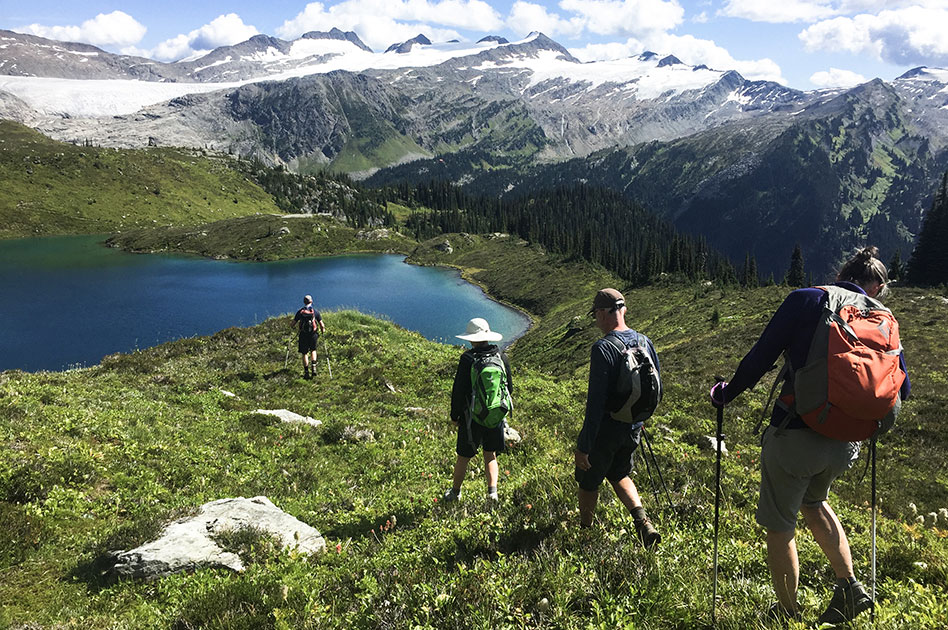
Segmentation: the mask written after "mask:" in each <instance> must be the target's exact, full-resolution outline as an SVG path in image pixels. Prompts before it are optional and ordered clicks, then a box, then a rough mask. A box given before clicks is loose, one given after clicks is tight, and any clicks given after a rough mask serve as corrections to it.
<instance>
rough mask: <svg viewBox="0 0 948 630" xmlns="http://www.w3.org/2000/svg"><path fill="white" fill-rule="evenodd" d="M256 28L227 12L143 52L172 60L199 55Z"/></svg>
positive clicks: (248, 34) (246, 36) (240, 39)
mask: <svg viewBox="0 0 948 630" xmlns="http://www.w3.org/2000/svg"><path fill="white" fill-rule="evenodd" d="M259 32H260V31H258V30H257V28H256V27H255V26H251V25H250V24H244V21H243V20H242V19H241V18H240V16H239V15H237V14H236V13H227V14H225V15H219V16H217V17H216V18H214V19H213V20H211V22H209V23H208V24H205V25H204V26H202V27H200V28H197V29H194V30H193V31H191V32H190V33H187V34H181V35H177V36H175V37H172V38H170V39H166V40H165V41H163V42H161V43H160V44H158V45H157V46H156V47H155V48H154V49H152V50H151V51H145V52H148V54H149V55H150V56H151V57H153V58H155V59H161V60H166V61H172V60H177V59H182V58H185V57H194V56H198V55H200V54H202V53H206V52H209V51H211V50H213V49H214V48H218V47H220V46H233V45H234V44H239V43H240V42H244V41H247V40H248V39H250V38H251V37H253V36H254V35H257V34H258V33H259Z"/></svg>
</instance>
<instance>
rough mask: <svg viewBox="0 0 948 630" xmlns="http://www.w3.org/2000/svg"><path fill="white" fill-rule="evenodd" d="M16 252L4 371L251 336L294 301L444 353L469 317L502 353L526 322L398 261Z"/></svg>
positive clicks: (463, 282) (458, 278) (465, 281)
mask: <svg viewBox="0 0 948 630" xmlns="http://www.w3.org/2000/svg"><path fill="white" fill-rule="evenodd" d="M17 241H18V242H16V243H13V242H7V244H8V245H9V246H8V247H2V246H0V260H2V261H3V262H4V264H3V265H2V268H0V285H2V286H3V290H4V292H5V293H6V294H7V296H8V297H9V298H10V299H9V300H8V301H5V302H6V303H5V306H4V310H3V312H2V313H0V314H2V315H3V316H4V317H6V318H7V319H8V320H9V330H8V332H9V334H8V335H6V336H5V339H4V340H3V343H2V344H0V355H2V356H4V358H5V360H4V361H3V364H2V366H0V370H3V371H6V370H15V369H20V370H24V371H28V372H35V371H64V370H68V369H71V368H74V367H78V366H93V365H96V364H99V363H101V360H102V357H104V356H107V355H111V354H115V353H128V352H133V351H134V350H138V349H143V348H150V347H154V346H158V345H162V344H164V343H165V342H168V341H172V340H174V339H179V338H184V337H204V336H208V335H213V334H215V333H216V332H219V331H221V330H223V329H226V328H232V327H236V328H243V327H248V326H253V325H255V324H258V323H260V322H261V321H264V320H265V319H268V318H273V317H277V318H280V317H286V315H287V314H288V312H289V313H291V312H292V311H293V310H295V308H296V307H297V306H298V305H297V304H296V302H297V300H298V297H299V296H300V295H302V294H303V293H311V294H313V295H314V296H317V295H318V297H317V304H318V305H319V307H320V308H322V309H324V310H326V311H327V312H332V311H336V310H349V309H351V310H358V311H360V312H363V313H367V314H372V315H374V316H375V317H379V318H381V319H388V320H389V321H392V322H394V323H396V324H397V325H399V326H401V327H403V328H405V329H407V330H413V331H417V332H418V333H419V334H421V335H422V336H423V337H425V338H427V339H429V340H432V341H435V342H438V343H443V344H447V345H457V344H459V343H460V342H459V341H458V340H456V339H455V335H458V334H461V333H462V332H463V330H464V324H465V323H466V322H467V321H468V320H469V319H470V318H471V317H478V316H480V317H485V318H487V319H488V321H490V322H491V323H492V326H493V327H494V328H495V329H497V330H499V331H501V332H503V333H504V334H505V337H506V339H505V341H509V342H510V343H511V344H512V343H513V342H514V341H515V340H516V339H518V338H519V337H521V336H522V335H523V334H524V333H526V332H527V331H528V330H530V329H531V327H532V326H533V324H534V322H535V320H534V319H533V317H531V314H530V313H528V312H526V311H525V309H523V308H519V307H517V306H514V305H512V304H510V303H507V302H505V301H502V300H499V299H497V298H496V297H495V296H493V295H491V293H490V292H489V291H488V290H486V288H485V286H484V285H483V283H480V282H476V281H472V280H473V278H471V277H470V276H466V275H465V274H463V273H462V272H461V270H459V269H458V268H457V267H455V266H450V265H430V264H417V263H415V262H414V261H411V260H409V259H408V256H407V255H406V254H405V253H404V252H399V253H397V254H383V255H380V253H379V252H378V251H368V252H351V251H348V252H345V251H344V252H336V253H333V254H330V255H320V256H308V257H306V258H293V259H285V260H279V261H269V262H268V264H263V265H248V264H246V263H248V262H251V263H252V262H261V261H255V260H236V259H233V258H230V259H228V260H219V259H217V260H215V259H214V258H211V257H207V256H200V255H197V254H194V253H192V252H181V251H165V252H158V253H156V255H154V256H132V255H130V254H132V253H135V252H129V251H127V250H126V249H125V248H116V247H108V246H106V245H105V244H104V241H105V237H104V235H101V234H96V235H90V234H84V235H77V236H69V237H53V238H46V237H39V238H36V239H33V238H27V239H17ZM222 263H232V264H222ZM404 263H409V264H404ZM426 267H428V268H430V270H429V271H424V269H425V268H426ZM400 269H402V270H404V271H399V270H400ZM411 269H416V270H417V271H415V272H413V271H411ZM38 296H43V297H41V298H40V297H38ZM49 302H53V303H56V304H60V305H61V306H62V307H63V308H65V309H66V310H67V311H68V312H69V313H70V315H69V317H70V320H69V321H70V325H69V330H71V331H72V332H71V333H70V334H68V335H65V336H62V335H54V336H50V334H49V332H48V331H49V330H50V324H49V322H48V321H47V320H48V318H49V316H50V315H49V313H50V311H49ZM432 304H437V305H438V307H437V308H435V309H432V308H431V305H432Z"/></svg>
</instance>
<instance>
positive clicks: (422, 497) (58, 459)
mask: <svg viewBox="0 0 948 630" xmlns="http://www.w3.org/2000/svg"><path fill="white" fill-rule="evenodd" d="M417 255H418V256H419V257H420V258H421V257H423V258H425V259H426V260H427V261H428V262H451V263H452V264H456V265H458V266H461V267H462V268H464V269H465V273H466V274H467V275H469V276H471V277H472V278H474V279H476V280H478V281H480V282H482V283H484V284H485V285H486V286H487V287H488V289H489V290H490V291H491V292H492V293H494V294H496V295H501V296H503V297H505V299H508V300H509V301H512V302H514V303H519V304H522V305H530V309H531V311H532V312H533V314H534V315H535V316H536V319H537V323H536V325H535V326H534V328H533V329H531V331H530V332H529V333H528V334H527V335H526V336H525V337H523V338H522V339H521V340H520V341H518V342H517V344H516V345H515V347H514V348H513V350H512V352H511V358H512V362H513V365H514V378H515V385H516V392H515V393H516V400H517V411H516V415H515V416H514V418H513V425H514V427H515V428H517V429H518V430H519V431H520V432H521V434H522V435H523V438H524V439H523V442H522V443H521V444H520V445H518V446H516V447H514V448H513V449H512V450H511V452H509V453H507V454H505V455H502V456H501V459H500V464H501V471H502V475H501V483H500V486H499V490H500V493H501V503H500V505H499V506H498V507H497V508H496V509H494V510H488V509H485V507H484V506H483V504H482V501H481V499H480V497H481V484H482V481H481V479H480V478H479V476H478V472H477V466H476V465H475V466H472V468H474V471H473V472H471V473H470V476H469V478H468V481H467V482H466V484H465V495H464V497H463V498H462V501H461V502H460V503H459V504H455V505H442V504H441V503H440V502H439V501H438V500H437V498H438V497H439V496H440V494H441V492H442V491H443V490H444V488H445V487H446V485H447V480H448V478H449V475H450V469H451V465H452V463H453V460H454V453H453V444H454V437H453V433H452V431H451V429H450V428H449V423H448V422H447V413H448V392H449V389H450V382H451V378H452V377H453V373H454V369H455V365H456V360H457V356H458V354H459V352H460V348H458V347H449V346H444V345H439V344H436V343H432V342H428V341H425V340H424V339H422V338H421V337H420V336H419V335H417V334H415V333H411V332H407V331H404V330H401V329H399V328H397V327H396V326H394V325H392V324H390V323H387V322H382V321H379V320H375V319H372V318H370V317H367V316H364V315H360V314H356V313H353V312H348V311H343V312H331V313H326V314H325V316H326V322H327V326H328V329H329V333H328V334H327V335H326V337H325V339H326V341H327V344H328V345H327V346H326V347H321V355H320V373H319V375H318V378H317V379H316V381H314V382H309V381H303V380H302V379H299V378H297V373H298V370H297V368H296V366H295V365H292V366H290V367H289V368H287V369H284V363H283V361H284V357H285V351H286V347H287V346H286V344H287V342H288V336H287V329H286V324H285V322H284V321H279V320H269V321H267V322H264V323H262V324H260V325H258V326H255V327H253V328H248V329H233V328H232V329H227V330H224V331H221V332H220V333H218V334H216V335H214V336H212V337H204V338H193V339H185V340H181V341H177V342H173V343H169V344H164V345H162V346H158V347H156V348H152V349H148V350H144V351H141V352H136V353H134V354H128V355H112V356H110V357H107V358H106V359H105V360H103V362H102V364H101V365H100V366H96V367H92V368H88V369H82V370H74V371H68V372H63V373H38V374H26V373H22V372H18V371H10V372H5V373H3V374H0V440H2V448H3V449H4V450H5V452H7V453H8V456H7V457H4V458H3V459H2V461H0V513H2V514H0V518H2V520H3V522H4V523H5V526H4V528H3V529H2V530H0V602H3V607H2V608H0V626H3V627H14V628H27V627H29V628H39V627H83V628H84V627H96V628H118V627H123V628H199V627H200V628H404V627H425V628H470V627H485V628H486V627H504V628H506V627H540V628H586V627H602V628H616V627H641V628H695V627H708V626H709V621H710V612H709V608H710V589H711V561H710V559H711V554H710V542H711V529H710V523H711V516H712V514H713V496H714V493H713V489H712V487H713V470H714V466H713V456H712V453H711V452H710V451H707V450H702V449H700V448H699V447H697V446H695V444H698V443H699V442H700V439H701V438H700V436H701V435H705V434H707V433H708V432H710V431H711V430H712V421H713V412H712V410H711V409H710V407H709V406H708V405H707V404H706V402H705V398H706V396H707V389H708V386H709V384H710V383H711V381H712V375H713V374H715V373H717V372H725V373H726V372H729V370H731V369H733V367H734V366H735V365H736V363H737V361H738V360H739V359H740V357H741V355H742V354H743V352H744V351H745V350H746V349H747V348H748V347H749V345H750V344H751V343H752V341H753V339H754V338H755V337H756V335H757V334H758V333H759V331H760V330H761V328H762V326H763V325H764V323H765V322H766V319H767V317H768V316H769V313H770V311H771V310H772V308H773V307H774V306H775V305H776V304H777V303H779V300H780V299H781V297H782V294H783V293H784V292H785V289H781V288H773V287H770V288H764V289H758V290H754V291H750V292H741V291H737V290H733V291H732V290H728V291H727V292H722V291H721V290H720V289H715V288H713V287H705V286H683V285H667V286H656V287H653V288H650V289H646V290H637V291H629V292H627V297H628V300H629V304H630V314H629V323H630V324H631V325H633V326H635V327H637V328H639V329H640V330H642V331H643V332H645V333H646V334H649V335H650V336H651V337H652V338H653V339H654V340H655V342H656V345H657V348H658V351H659V353H660V356H661V358H662V363H663V369H664V375H665V382H666V388H667V393H666V398H665V402H664V404H663V406H662V408H661V410H660V412H659V413H658V414H657V416H656V417H655V418H654V419H653V420H652V421H651V423H650V425H649V435H650V437H651V439H652V441H653V443H654V451H655V455H656V457H657V463H658V465H659V467H660V470H661V472H662V475H663V478H664V481H665V482H666V483H667V485H668V487H669V490H670V493H671V498H672V500H673V501H674V502H675V504H676V506H677V509H676V510H668V509H665V505H666V499H665V497H664V496H662V497H660V498H656V497H653V496H651V490H652V486H651V485H650V483H649V475H648V473H647V471H646V469H645V467H644V466H643V465H642V464H641V462H640V463H639V466H638V469H637V472H636V479H637V481H638V484H639V487H640V489H641V490H642V492H643V495H646V496H647V498H646V501H647V502H648V504H649V506H650V507H651V509H652V511H653V513H654V514H655V516H656V517H657V520H658V521H659V525H660V527H661V529H662V532H663V535H664V539H663V542H662V545H661V547H660V548H659V550H658V551H657V553H656V554H654V555H651V554H648V553H646V552H644V551H643V550H642V549H641V548H640V547H639V546H638V545H637V544H635V543H633V542H632V538H631V534H630V533H629V530H628V529H627V528H628V525H629V521H628V518H627V516H625V515H624V510H623V509H622V508H621V506H620V505H619V503H618V502H617V501H615V500H614V499H612V500H610V497H611V496H612V495H611V492H609V491H604V492H603V505H601V506H600V510H599V512H598V518H599V522H598V526H597V527H594V528H593V529H592V530H590V531H580V530H579V529H578V528H576V527H575V524H576V521H577V518H578V517H577V512H576V507H575V503H576V501H575V486H574V483H573V481H572V478H571V476H572V447H573V440H574V439H575V435H576V432H577V431H578V429H579V426H580V424H581V417H582V409H583V401H584V395H585V361H586V358H587V356H588V348H589V345H590V343H591V342H592V341H593V339H595V337H596V336H597V333H596V331H595V330H594V329H593V327H592V326H591V323H590V320H589V319H588V318H587V317H585V315H584V314H585V311H586V309H587V308H588V300H589V296H590V295H591V290H592V289H593V288H595V287H598V286H600V285H603V284H612V283H613V282H614V279H613V278H611V277H610V276H608V275H607V274H605V273H604V272H602V271H601V270H599V269H597V268H595V267H592V266H576V265H573V264H570V263H569V262H567V261H563V260H560V259H556V258H555V257H551V256H550V255H549V254H546V253H545V252H543V251H542V250H540V249H538V248H533V247H529V246H526V245H523V244H521V243H518V242H515V241H514V240H513V239H493V240H490V239H484V241H483V242H482V243H481V244H480V246H479V247H476V248H473V247H472V248H470V249H468V250H466V251H465V250H464V249H463V248H461V251H458V252H457V253H456V254H455V253H452V254H449V255H448V254H445V255H444V256H445V257H449V258H450V260H447V258H446V259H445V260H437V259H438V257H439V256H441V255H442V254H441V253H439V252H438V250H436V249H424V250H420V251H419V252H418V253H417ZM513 269H516V270H517V273H516V274H514V273H511V270H513ZM892 306H893V308H894V310H895V312H896V314H897V315H898V316H899V319H900V321H901V323H902V329H903V337H904V339H903V342H904V344H905V347H906V354H907V356H908V360H909V365H910V368H911V370H912V376H913V384H914V396H913V399H912V400H910V401H909V402H908V403H907V404H906V407H905V409H904V411H903V416H902V418H901V420H900V422H899V425H898V427H897V430H896V431H895V432H894V433H893V434H892V435H891V436H890V437H888V438H887V439H886V441H885V444H884V446H883V447H881V450H880V462H881V472H880V479H881V480H882V486H881V508H882V517H881V519H880V522H879V592H880V605H879V608H878V614H877V618H878V627H880V628H906V629H908V628H912V629H917V628H931V629H934V628H941V627H943V620H944V619H945V618H946V616H948V603H946V599H945V597H944V593H945V590H946V587H948V544H946V540H945V539H946V533H945V532H946V526H945V524H944V523H943V522H942V521H939V524H938V525H937V527H936V528H932V527H927V526H923V525H922V524H919V523H917V522H916V521H915V516H914V514H913V513H912V512H911V510H910V508H909V506H908V504H909V502H910V501H911V502H913V503H914V504H916V505H917V507H918V510H919V511H920V512H922V513H927V512H932V511H937V510H938V509H939V508H942V507H946V506H948V479H946V477H945V471H944V466H943V457H942V453H943V444H944V434H945V431H946V428H948V419H946V417H945V411H944V410H945V408H946V404H948V400H946V395H945V390H944V374H945V372H946V370H945V360H944V356H945V353H946V350H948V348H946V347H945V340H944V339H943V336H942V335H941V334H940V332H939V331H941V330H943V329H944V326H943V322H944V321H945V318H946V310H948V305H946V298H945V296H943V295H937V294H933V293H931V292H927V293H926V292H922V291H919V290H903V291H899V292H897V294H896V295H895V297H894V298H893V300H892ZM327 359H328V360H329V362H330V364H329V365H327ZM330 365H331V372H332V378H330V376H329V369H328V368H329V367H330ZM764 389H765V388H764V387H758V388H757V389H756V390H755V391H754V392H752V393H750V394H749V395H746V396H745V397H744V398H743V399H742V401H741V402H740V403H738V404H736V405H734V406H733V407H731V408H729V409H728V411H727V423H728V424H727V431H728V445H729V450H730V453H731V454H730V455H729V456H728V457H727V458H726V459H725V462H724V476H723V484H722V487H723V493H724V501H723V503H722V508H723V513H722V515H723V518H722V521H721V522H722V532H721V574H720V582H719V587H720V590H719V594H720V598H721V599H720V602H721V603H720V605H719V606H718V620H719V623H718V626H719V627H722V628H734V629H737V628H741V629H743V628H757V627H764V626H761V624H760V622H759V621H758V614H759V612H760V611H763V610H765V609H766V608H767V607H768V606H769V604H770V602H771V597H772V595H771V593H770V587H769V585H768V579H769V578H768V573H767V569H766V566H765V562H764V551H763V543H762V536H761V532H760V531H759V529H758V528H757V526H756V525H754V523H753V504H754V497H755V492H756V486H757V478H758V473H757V472H756V459H757V456H758V453H759V450H758V448H757V446H756V438H755V436H753V435H751V433H750V429H751V426H752V423H753V420H752V418H753V417H754V415H755V411H756V410H757V409H758V408H759V407H760V405H761V404H762V401H763V398H764V391H763V390H764ZM224 390H226V391H228V392H232V393H234V394H235V396H229V395H227V394H225V393H224ZM279 408H286V409H291V410H293V411H296V412H298V413H302V414H305V415H310V416H312V417H314V418H316V419H319V420H322V421H323V422H324V425H323V426H321V427H318V428H312V427H308V426H300V425H280V424H277V423H276V422H275V420H274V419H273V418H271V417H269V416H262V415H260V414H258V413H256V412H255V410H257V409H279ZM476 461H477V460H475V462H476ZM655 472H656V471H654V470H653V471H652V474H653V475H654V474H655ZM858 472H859V471H853V472H851V473H850V474H848V475H847V476H846V477H845V479H844V480H842V481H841V482H840V483H839V484H838V485H837V486H836V490H837V499H836V507H837V511H838V513H839V514H840V515H841V517H842V519H843V521H844V522H845V523H846V524H847V525H848V526H849V527H850V533H851V539H852V542H853V549H854V555H855V562H856V565H857V571H858V573H859V574H860V575H861V576H867V575H868V573H869V555H868V545H869V541H868V527H869V513H868V509H867V507H866V501H867V500H868V483H867V482H860V480H859V475H858ZM260 494H264V495H266V496H268V497H269V498H270V499H271V500H272V501H273V502H274V503H275V504H276V505H277V506H278V507H281V508H282V509H284V510H286V511H287V512H289V513H291V514H292V515H294V516H296V517H298V518H299V519H301V520H303V521H305V522H307V523H309V524H311V525H313V526H315V527H317V528H318V529H319V530H320V532H322V534H323V535H324V536H326V538H327V542H328V546H329V552H328V553H326V554H325V555H322V556H318V557H315V558H306V557H303V556H299V555H296V554H292V553H285V552H278V551H274V550H273V547H272V545H270V544H269V543H268V541H267V540H266V539H262V538H259V537H258V538H253V537H251V538H250V539H249V540H245V541H244V543H243V545H242V546H239V547H238V548H239V549H240V550H241V551H242V553H243V554H244V556H245V557H246V558H247V560H248V564H249V566H248V569H247V570H246V571H245V572H244V573H241V574H235V573H232V572H229V571H218V570H203V571H197V572H194V573H192V574H185V575H178V576H174V577H169V578H162V579H160V580H158V581H155V582H151V583H139V582H134V581H129V582H121V583H117V584H110V583H107V582H106V581H105V580H104V579H103V577H102V573H101V571H102V570H103V569H104V566H103V557H104V554H105V552H106V551H108V550H113V549H129V548H131V547H133V546H135V545H137V544H139V543H142V542H144V541H147V540H150V539H151V538H152V537H153V536H154V535H155V533H156V532H157V530H158V529H159V526H160V524H161V523H163V522H165V521H166V520H167V519H169V518H171V517H173V516H177V515H181V514H186V513H188V512H189V511H192V510H193V508H194V507H196V506H198V505H200V504H202V503H204V502H205V501H208V500H212V499H217V498H222V497H227V496H255V495H260ZM939 518H941V517H939ZM799 542H800V545H801V569H802V582H803V590H802V599H803V602H804V605H805V606H806V609H807V611H808V612H807V615H808V617H813V616H814V614H815V613H814V611H816V610H817V609H818V608H820V607H821V605H822V604H823V602H825V600H826V598H827V597H828V586H829V584H830V583H831V580H830V576H829V573H828V568H827V567H826V565H825V562H824V561H823V560H822V556H821V555H820V554H819V552H818V550H817V548H816V546H815V544H814V543H813V541H812V539H811V538H810V537H809V536H808V535H804V536H801V537H800V541H799ZM544 600H546V602H544ZM797 627H800V628H803V627H804V626H802V625H799V626H797ZM853 627H855V628H869V627H871V624H870V623H869V620H868V618H865V619H860V620H859V622H858V623H857V624H855V625H854V626H853Z"/></svg>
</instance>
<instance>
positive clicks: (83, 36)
mask: <svg viewBox="0 0 948 630" xmlns="http://www.w3.org/2000/svg"><path fill="white" fill-rule="evenodd" d="M22 30H23V32H26V33H31V34H33V35H39V36H40V37H46V38H48V39H58V40H60V41H67V42H83V43H86V44H93V45H95V46H131V45H133V44H137V43H138V42H140V41H141V39H142V38H143V37H144V36H145V31H146V30H147V29H146V28H145V27H144V26H143V25H142V24H141V23H140V22H138V20H136V19H135V18H133V17H132V16H130V15H129V14H127V13H123V12H122V11H112V12H111V13H100V14H99V15H97V16H95V17H94V18H92V19H91V20H86V21H85V22H83V23H82V24H81V25H79V26H44V25H42V24H30V25H29V26H27V27H24V28H23V29H22Z"/></svg>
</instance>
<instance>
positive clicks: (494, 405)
mask: <svg viewBox="0 0 948 630" xmlns="http://www.w3.org/2000/svg"><path fill="white" fill-rule="evenodd" d="M457 338H458V339H463V340H464V341H469V342H470V343H471V349H470V350H467V351H466V352H464V354H462V355H461V358H460V359H459V360H458V369H457V372H456V373H455V375H454V386H453V387H452V389H451V421H452V422H453V423H454V425H455V427H457V446H456V448H455V450H456V452H457V456H458V457H457V461H456V462H455V464H454V475H453V479H452V482H453V483H452V486H451V487H450V488H449V489H448V490H447V491H446V492H445V493H444V496H443V499H444V500H445V501H457V500H458V499H459V498H460V497H461V484H462V483H463V482H464V476H465V475H466V474H467V465H468V462H470V461H471V458H472V457H474V456H475V455H476V454H477V449H478V448H479V447H480V448H483V451H484V474H485V476H486V478H487V497H488V499H489V500H492V501H497V500H498V496H497V477H498V474H497V453H501V452H503V450H504V426H505V420H506V417H507V415H508V414H509V413H510V411H511V410H512V409H513V400H512V398H511V394H512V393H513V381H512V380H511V378H510V363H509V362H508V361H507V356H506V355H505V354H504V353H503V352H501V351H500V349H499V348H498V347H497V346H496V345H495V344H494V343H492V342H497V341H500V340H501V339H503V335H501V334H500V333H498V332H494V331H492V330H491V329H490V325H488V323H487V320H485V319H482V318H480V317H475V318H474V319H472V320H471V321H469V322H468V323H467V329H466V330H465V331H464V334H463V335H457Z"/></svg>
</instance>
